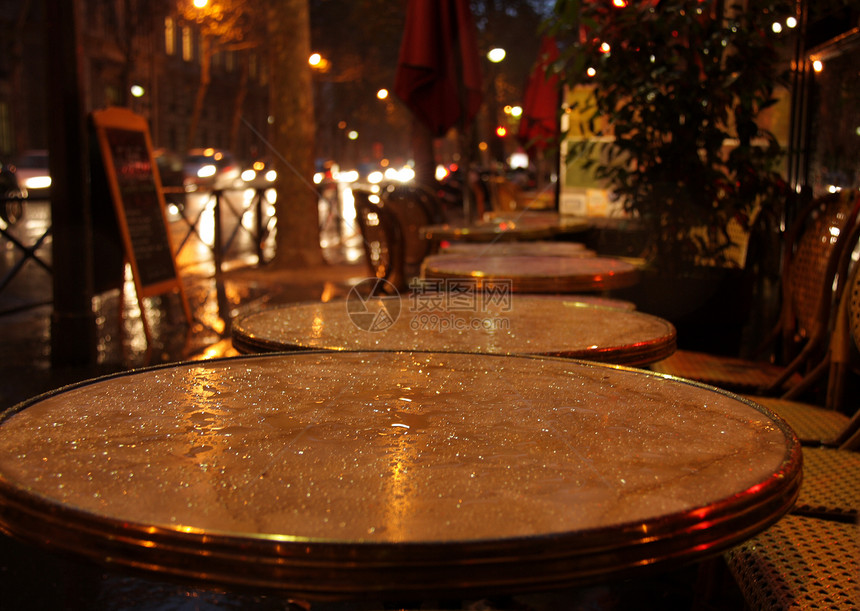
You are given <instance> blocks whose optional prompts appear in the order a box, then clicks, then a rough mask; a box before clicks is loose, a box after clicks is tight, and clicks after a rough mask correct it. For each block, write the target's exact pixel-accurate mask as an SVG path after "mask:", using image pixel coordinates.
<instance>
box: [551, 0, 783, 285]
mask: <svg viewBox="0 0 860 611" xmlns="http://www.w3.org/2000/svg"><path fill="white" fill-rule="evenodd" d="M793 5H794V3H793V2H787V1H785V0H748V1H747V2H746V3H745V6H741V5H740V4H724V2H723V1H722V0H659V1H658V0H639V1H634V0H589V1H588V2H582V1H580V0H559V2H557V4H556V11H557V18H556V19H555V20H554V22H553V25H552V28H551V29H552V30H553V33H554V34H555V35H556V37H558V38H559V39H562V40H568V41H569V42H571V43H572V44H570V45H568V46H567V48H566V49H565V52H564V54H563V63H564V69H563V74H564V75H565V80H566V82H567V84H568V85H569V86H571V87H576V86H587V87H589V88H590V89H591V95H589V96H588V97H587V98H585V100H586V101H585V102H574V106H575V108H573V110H575V111H576V112H577V114H578V116H580V117H585V124H584V125H579V126H577V127H579V128H580V129H583V130H584V131H585V132H586V133H591V134H593V135H594V136H595V137H594V138H583V139H578V140H576V141H573V142H572V143H571V147H570V149H569V154H570V155H572V156H575V157H580V158H584V159H587V160H588V161H586V162H585V163H586V165H591V166H593V168H592V169H593V170H594V172H595V175H596V177H597V178H598V179H601V180H603V181H605V183H606V185H607V187H608V188H609V189H610V192H611V194H612V197H615V198H619V199H620V201H621V203H622V205H623V207H624V209H625V210H626V211H627V212H628V213H630V214H631V215H632V216H634V217H636V218H638V219H640V221H641V222H642V223H643V224H644V226H645V228H646V230H647V231H646V233H647V235H648V236H649V238H650V239H649V241H648V245H647V246H648V248H647V250H646V253H645V254H646V255H647V259H648V260H649V261H650V262H652V263H654V264H655V265H658V266H660V267H661V268H662V269H664V270H666V271H670V272H671V271H680V270H683V269H689V268H690V267H692V266H695V265H697V264H701V263H703V262H707V263H713V264H717V265H723V264H726V263H727V259H726V252H727V250H728V249H729V248H730V246H731V244H732V239H731V237H730V236H729V233H728V227H729V221H730V220H732V219H734V220H735V222H740V223H741V224H744V223H745V222H746V220H747V219H749V218H751V217H752V214H753V212H754V210H756V209H757V207H759V206H775V205H779V203H780V201H781V200H782V192H783V190H784V188H785V183H784V181H783V179H782V177H781V175H780V174H779V172H778V171H777V166H778V163H779V162H780V160H781V158H782V156H783V150H782V148H781V147H780V145H779V143H778V141H777V138H776V137H775V136H774V134H773V133H771V132H770V131H768V130H766V129H763V128H762V127H761V126H760V124H759V123H758V122H757V121H758V119H759V117H760V115H761V113H762V112H763V111H764V110H765V109H767V108H769V107H770V106H771V105H773V104H774V103H775V102H776V100H777V98H776V97H775V95H774V92H775V90H776V89H777V87H778V86H779V85H780V84H781V82H787V81H783V80H782V77H783V76H784V75H783V74H781V69H784V68H786V62H784V58H783V57H782V56H781V55H780V53H779V46H780V44H781V42H782V41H783V38H780V36H779V35H777V34H776V33H775V32H774V31H773V28H772V25H773V23H774V21H777V20H779V19H781V18H784V17H786V16H787V15H790V14H791V11H792V10H793ZM577 105H578V107H576V106H577ZM598 148H602V149H604V150H602V151H600V154H595V149H598Z"/></svg>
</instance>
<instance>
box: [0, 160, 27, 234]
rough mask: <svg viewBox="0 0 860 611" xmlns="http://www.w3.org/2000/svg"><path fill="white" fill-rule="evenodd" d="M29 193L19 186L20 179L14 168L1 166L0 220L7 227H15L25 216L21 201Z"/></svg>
mask: <svg viewBox="0 0 860 611" xmlns="http://www.w3.org/2000/svg"><path fill="white" fill-rule="evenodd" d="M25 197H27V192H26V191H25V190H23V189H21V188H20V187H19V186H18V179H17V178H16V176H15V173H14V172H13V171H12V168H11V167H9V166H8V165H0V218H2V219H3V221H4V222H5V223H6V224H7V225H14V224H15V223H17V222H18V221H19V220H20V219H21V217H22V216H23V215H24V205H23V202H22V201H21V200H22V199H23V198H25Z"/></svg>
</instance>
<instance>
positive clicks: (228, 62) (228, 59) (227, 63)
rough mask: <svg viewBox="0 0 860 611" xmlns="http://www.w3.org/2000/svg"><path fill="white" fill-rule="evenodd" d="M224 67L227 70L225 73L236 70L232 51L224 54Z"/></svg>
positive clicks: (234, 55)
mask: <svg viewBox="0 0 860 611" xmlns="http://www.w3.org/2000/svg"><path fill="white" fill-rule="evenodd" d="M224 67H225V68H227V72H233V70H234V69H235V68H236V54H235V53H234V52H233V51H225V52H224Z"/></svg>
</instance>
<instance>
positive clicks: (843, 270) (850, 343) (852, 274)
mask: <svg viewBox="0 0 860 611" xmlns="http://www.w3.org/2000/svg"><path fill="white" fill-rule="evenodd" d="M846 244H847V247H846V248H845V250H844V253H843V256H842V257H841V260H840V262H839V265H838V268H837V272H836V276H837V279H838V280H837V288H836V289H835V291H834V295H835V297H836V298H837V300H838V307H837V310H836V314H835V317H834V323H833V330H832V332H831V334H830V338H829V342H828V347H827V352H826V354H825V356H824V358H823V359H822V360H821V362H820V363H819V364H818V365H817V366H816V367H814V368H813V369H812V370H811V371H810V372H809V373H808V374H807V375H806V376H804V378H803V379H802V380H801V381H800V382H799V383H798V384H797V385H795V386H794V387H793V388H792V389H791V390H790V391H789V392H788V393H786V395H784V396H783V397H748V398H750V399H752V400H753V401H757V402H758V403H759V404H761V405H763V406H764V407H766V408H768V409H770V410H771V411H773V412H774V413H776V414H777V415H779V416H781V417H782V418H783V419H784V420H785V421H786V422H787V423H788V425H789V426H790V427H791V428H792V429H794V431H795V433H796V434H797V437H798V439H800V441H801V443H802V444H805V445H822V444H823V445H825V446H831V447H838V446H840V445H843V444H845V443H846V442H847V441H848V439H849V437H850V436H851V435H852V434H857V429H858V422H860V410H854V415H853V418H852V417H850V416H849V415H848V414H847V413H846V412H847V411H848V410H846V409H845V407H844V403H845V387H846V384H847V376H848V373H849V372H850V371H851V370H852V368H857V367H858V360H860V265H856V264H855V263H854V259H853V256H854V251H855V250H856V249H857V247H860V224H857V225H855V227H854V228H853V229H852V231H851V233H849V235H848V238H847V242H846ZM825 372H826V373H827V376H826V395H825V398H824V401H823V406H818V405H813V404H810V403H804V402H801V401H798V400H795V399H796V398H797V397H799V396H801V395H802V394H803V393H804V392H806V391H807V390H808V389H810V388H812V387H813V386H814V385H815V384H818V383H819V382H821V378H823V377H825V376H824V374H825Z"/></svg>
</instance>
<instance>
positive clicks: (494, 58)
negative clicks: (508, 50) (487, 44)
mask: <svg viewBox="0 0 860 611" xmlns="http://www.w3.org/2000/svg"><path fill="white" fill-rule="evenodd" d="M505 55H506V54H505V50H504V49H501V48H499V47H496V48H494V49H490V51H489V52H488V53H487V59H488V60H490V61H491V62H493V63H494V64H498V63H499V62H500V61H502V60H503V59H505Z"/></svg>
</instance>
